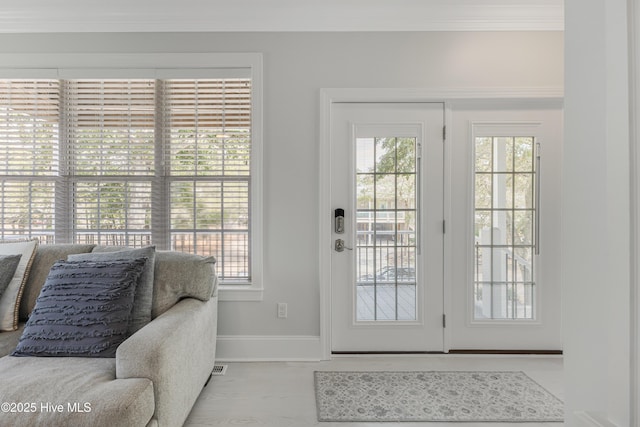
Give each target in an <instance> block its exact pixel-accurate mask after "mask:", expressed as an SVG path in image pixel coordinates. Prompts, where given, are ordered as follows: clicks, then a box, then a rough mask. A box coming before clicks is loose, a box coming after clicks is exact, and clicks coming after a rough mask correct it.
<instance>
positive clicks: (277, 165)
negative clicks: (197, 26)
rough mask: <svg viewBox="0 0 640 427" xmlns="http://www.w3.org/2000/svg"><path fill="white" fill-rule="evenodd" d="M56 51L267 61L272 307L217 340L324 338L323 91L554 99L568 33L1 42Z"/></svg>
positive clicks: (222, 324)
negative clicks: (534, 92) (512, 92)
mask: <svg viewBox="0 0 640 427" xmlns="http://www.w3.org/2000/svg"><path fill="white" fill-rule="evenodd" d="M52 52H60V53H99V52H105V53H121V52H125V53H126V52H144V53H155V52H171V53H174V52H178V53H186V52H261V53H263V55H264V177H263V178H264V200H265V206H264V226H265V230H264V239H265V241H264V266H265V267H264V274H265V276H264V287H265V292H264V300H263V301H262V302H223V303H221V307H220V317H219V319H220V320H219V333H220V334H221V335H312V336H317V335H319V334H320V325H319V323H320V321H319V316H320V315H319V290H318V287H319V284H318V268H319V267H318V243H317V242H318V231H317V229H318V227H317V223H318V215H319V213H318V194H317V189H318V148H317V144H318V117H319V111H318V104H319V96H318V94H319V89H320V88H329V87H354V88H358V87H400V88H402V87H410V88H413V87H419V88H474V89H476V88H523V87H524V88H536V87H556V88H557V87H562V85H563V72H564V71H563V34H562V33H561V32H480V33H468V32H439V33H436V32H430V33H413V32H406V33H405V32H403V33H188V34H3V35H0V53H52ZM0 66H10V64H0ZM277 302H286V303H288V308H289V317H288V318H287V319H277V318H276V303H277Z"/></svg>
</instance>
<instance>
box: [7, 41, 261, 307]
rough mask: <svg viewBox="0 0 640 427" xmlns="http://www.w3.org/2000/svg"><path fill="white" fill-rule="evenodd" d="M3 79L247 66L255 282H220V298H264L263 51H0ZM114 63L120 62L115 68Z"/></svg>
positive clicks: (171, 73)
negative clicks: (250, 98)
mask: <svg viewBox="0 0 640 427" xmlns="http://www.w3.org/2000/svg"><path fill="white" fill-rule="evenodd" d="M0 61H1V62H2V63H3V64H11V66H10V67H0V78H3V79H61V80H62V79H81V78H87V79H91V78H104V79H109V78H113V79H136V78H152V79H171V78H174V79H176V78H186V79H198V78H215V77H221V76H229V75H230V74H233V72H234V70H239V69H244V70H248V71H249V74H250V78H251V80H252V88H251V97H252V106H251V117H252V120H251V135H252V139H251V165H250V177H251V179H250V196H249V197H250V218H251V219H250V225H249V229H250V249H249V250H250V264H251V272H252V274H251V280H250V281H249V282H242V283H233V284H227V283H224V282H222V283H220V285H219V297H220V300H221V301H261V300H262V298H263V289H264V288H263V226H262V224H263V185H262V183H263V179H262V174H263V149H262V145H263V115H262V110H263V108H262V105H263V100H262V94H263V66H262V54H261V53H184V54H183V53H149V54H138V53H136V54H51V53H46V54H0ZM113 64H117V66H114V65H113Z"/></svg>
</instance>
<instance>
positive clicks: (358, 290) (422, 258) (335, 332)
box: [330, 103, 444, 352]
mask: <svg viewBox="0 0 640 427" xmlns="http://www.w3.org/2000/svg"><path fill="white" fill-rule="evenodd" d="M443 118H444V117H443V105H442V104H440V103H337V104H334V105H333V107H332V115H331V120H332V130H331V152H332V155H331V170H332V176H331V198H332V208H333V212H331V213H330V214H331V215H332V217H333V221H334V227H333V229H332V232H333V236H332V242H333V247H332V260H331V261H332V263H331V280H332V283H331V312H332V314H331V318H332V330H331V337H332V339H331V341H332V351H333V352H407V351H409V352H412V351H415V352H422V351H442V350H443V321H442V315H443V135H442V129H443Z"/></svg>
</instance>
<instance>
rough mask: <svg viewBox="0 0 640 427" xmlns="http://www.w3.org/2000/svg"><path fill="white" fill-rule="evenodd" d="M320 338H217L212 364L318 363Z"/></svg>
mask: <svg viewBox="0 0 640 427" xmlns="http://www.w3.org/2000/svg"><path fill="white" fill-rule="evenodd" d="M319 360H320V337H317V336H300V335H283V336H280V335H266V336H263V335H219V336H218V339H217V342H216V361H219V362H274V361H286V362H289V361H319Z"/></svg>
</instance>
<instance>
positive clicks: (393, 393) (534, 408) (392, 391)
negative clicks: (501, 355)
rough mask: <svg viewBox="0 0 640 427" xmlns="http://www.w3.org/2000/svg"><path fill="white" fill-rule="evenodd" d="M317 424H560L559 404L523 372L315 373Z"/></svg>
mask: <svg viewBox="0 0 640 427" xmlns="http://www.w3.org/2000/svg"><path fill="white" fill-rule="evenodd" d="M314 374H315V389H316V405H317V407H318V421H338V422H339V421H452V422H463V421H475V422H562V421H563V416H564V412H563V406H564V405H563V403H562V402H561V401H560V400H559V399H558V398H557V397H555V396H554V395H552V394H551V393H549V392H548V391H547V390H545V389H544V388H542V387H541V386H540V385H538V384H537V383H536V382H535V381H533V380H532V379H531V378H529V377H528V376H526V375H525V374H524V373H523V372H484V371H476V372H438V371H424V372H401V371H396V372H326V371H316V372H315V373H314Z"/></svg>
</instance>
